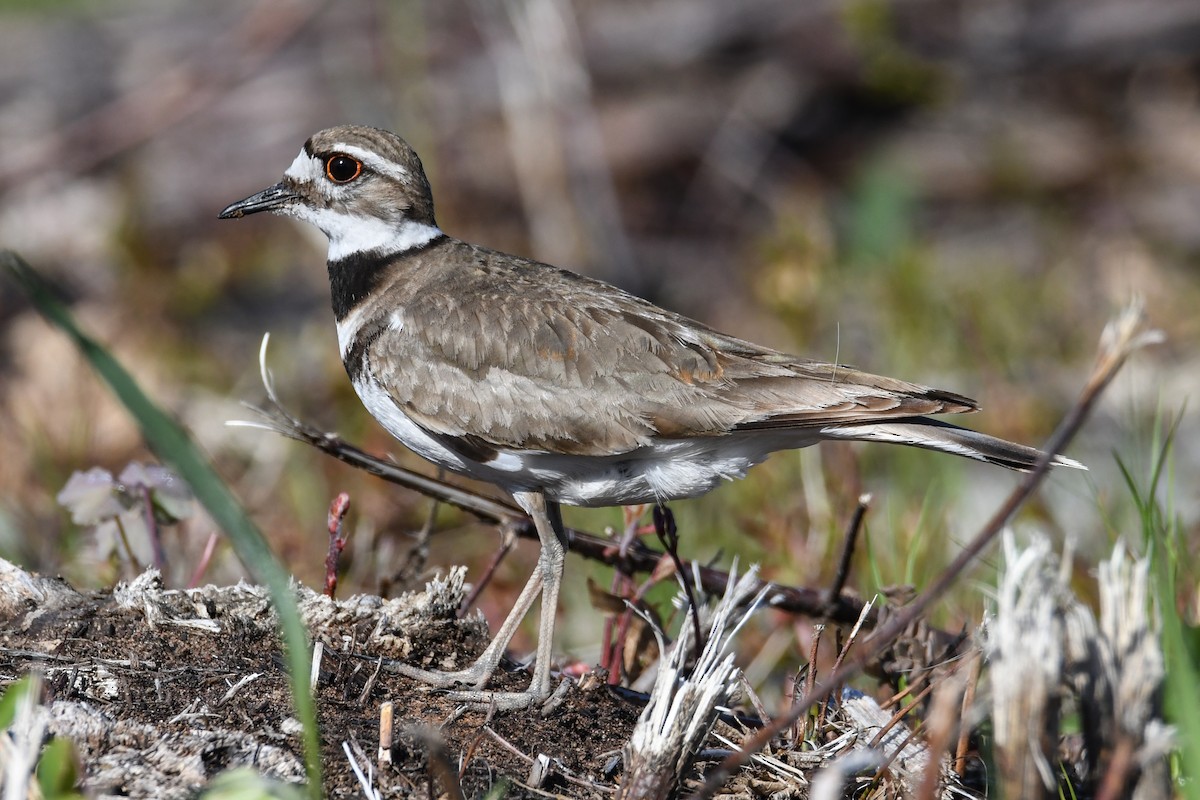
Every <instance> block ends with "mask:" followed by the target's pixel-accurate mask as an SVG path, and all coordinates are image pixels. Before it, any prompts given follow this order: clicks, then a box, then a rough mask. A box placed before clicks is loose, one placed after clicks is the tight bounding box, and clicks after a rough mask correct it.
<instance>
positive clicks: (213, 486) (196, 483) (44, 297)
mask: <svg viewBox="0 0 1200 800" xmlns="http://www.w3.org/2000/svg"><path fill="white" fill-rule="evenodd" d="M0 268H2V269H3V270H4V271H5V272H8V273H9V274H11V275H12V276H13V277H14V278H15V279H16V282H17V284H18V285H19V286H20V287H21V289H22V290H23V291H24V292H25V294H26V295H28V297H29V299H30V301H31V302H32V303H33V304H34V306H35V307H36V308H37V309H38V311H39V312H41V314H42V315H43V316H44V317H45V318H46V319H47V320H49V321H50V323H51V324H53V325H54V326H55V327H57V328H59V329H60V330H61V331H62V332H63V333H65V334H66V335H67V336H68V337H69V338H70V339H71V341H72V342H73V343H74V344H75V346H76V347H77V348H78V349H79V351H80V353H82V354H83V356H84V358H86V359H87V360H88V362H89V363H90V364H91V365H92V368H93V369H94V370H96V373H97V374H98V375H99V376H100V377H101V378H102V379H103V380H104V381H105V382H106V383H108V385H109V387H110V388H111V389H112V391H113V394H115V395H116V396H117V398H118V399H119V400H120V401H121V402H122V403H123V404H124V405H125V408H126V409H128V411H129V413H130V415H131V416H132V417H133V419H134V420H135V421H136V422H137V425H138V427H139V428H140V429H141V431H142V436H143V437H145V440H146V443H147V444H148V445H149V446H150V448H151V449H152V450H153V451H154V452H155V453H156V454H157V455H158V457H159V458H161V459H162V460H163V461H164V462H166V463H168V464H170V465H171V466H172V467H173V468H174V469H175V470H176V471H177V472H178V473H179V475H180V476H181V477H182V478H183V479H184V480H185V481H187V483H188V485H189V486H191V488H192V491H193V492H195V495H196V498H197V499H198V500H199V501H200V502H201V503H202V504H203V505H204V507H205V508H206V509H207V510H208V513H209V514H210V515H211V516H212V518H213V519H214V520H215V521H216V522H217V524H218V525H220V526H221V528H223V529H224V531H225V533H226V534H227V535H228V536H229V541H230V543H231V544H232V545H233V549H234V552H236V553H237V556H238V558H239V559H240V560H241V562H242V564H243V565H245V567H246V569H247V570H248V571H249V572H250V574H251V575H252V576H253V577H254V579H255V580H257V581H259V582H260V583H262V584H264V585H265V586H266V587H267V589H268V590H269V591H270V593H271V598H272V600H273V601H274V603H275V608H276V610H277V612H278V614H279V621H280V627H281V628H282V633H283V639H284V642H285V643H286V646H287V662H288V671H289V673H290V675H291V683H292V697H293V702H294V703H295V711H296V716H297V718H298V719H299V720H300V722H301V723H302V724H303V726H304V748H305V756H306V758H305V761H306V766H307V772H308V793H309V796H310V797H313V798H318V797H320V796H321V762H320V740H319V736H318V732H317V723H316V708H315V706H314V703H313V697H312V692H311V691H310V690H309V669H310V663H309V662H310V658H311V655H310V651H309V646H308V637H307V634H306V632H305V630H304V625H303V623H302V622H301V620H300V612H299V610H298V609H297V608H296V602H295V598H294V596H293V593H292V590H291V587H290V585H289V576H288V573H287V572H286V571H285V570H284V569H283V567H282V566H280V564H279V562H278V561H276V560H275V557H274V555H273V554H272V553H271V550H270V548H269V547H268V546H267V542H266V539H264V538H263V535H262V533H261V532H260V531H259V530H258V528H257V527H256V526H255V524H254V523H253V522H252V521H251V520H250V518H249V517H248V516H247V515H246V512H245V510H244V509H243V508H242V506H241V504H240V503H239V502H238V500H237V499H236V498H235V497H234V496H233V493H232V492H231V491H230V490H229V487H227V486H226V485H225V482H224V481H223V480H221V477H220V476H219V475H217V473H216V471H215V470H214V469H213V468H212V466H211V465H210V464H209V462H208V459H207V458H206V457H205V456H204V454H203V453H201V451H200V449H199V447H198V446H197V445H196V444H195V443H194V442H193V441H192V440H191V437H190V436H189V435H188V433H187V432H186V431H185V430H184V429H183V427H182V426H181V425H180V424H179V423H178V422H176V421H175V420H174V419H173V418H171V417H170V416H169V415H168V414H167V413H166V412H164V411H163V410H162V409H160V408H159V407H158V406H157V405H156V404H155V403H154V402H153V401H152V400H151V399H150V398H149V397H147V396H146V394H145V393H144V392H142V390H141V389H140V388H139V387H138V385H137V382H136V381H134V379H133V377H132V376H131V375H130V374H129V373H128V372H127V371H126V370H125V368H124V367H122V366H121V364H120V363H119V362H118V361H117V360H116V359H115V358H114V357H113V356H112V354H111V353H109V352H108V351H107V350H105V349H104V348H103V347H102V346H101V345H100V344H99V343H98V342H96V340H94V339H92V338H91V337H90V336H88V335H87V334H86V333H84V332H83V331H82V330H80V328H79V326H78V325H77V324H76V323H75V320H74V318H73V317H72V315H71V312H70V311H69V310H68V309H67V307H66V306H65V305H63V304H62V303H61V302H60V301H59V300H58V299H57V298H56V297H55V295H54V292H53V291H51V289H50V287H49V285H48V284H47V283H46V282H45V280H43V279H42V278H41V277H40V276H39V275H38V274H37V273H36V272H35V271H34V269H33V268H32V267H31V266H29V264H28V263H26V262H25V260H24V259H22V258H21V257H20V256H18V255H17V254H16V253H14V252H12V251H9V250H5V251H0Z"/></svg>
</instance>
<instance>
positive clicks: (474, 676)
mask: <svg viewBox="0 0 1200 800" xmlns="http://www.w3.org/2000/svg"><path fill="white" fill-rule="evenodd" d="M388 670H389V671H390V672H395V673H398V674H400V675H403V676H405V677H406V678H412V679H413V680H414V681H420V682H421V683H424V684H426V685H428V686H432V687H434V688H435V689H453V688H454V687H456V686H471V687H473V688H475V689H480V688H482V687H483V686H485V685H486V684H487V682H488V679H489V678H491V677H492V671H493V670H492V669H488V668H487V666H486V665H483V664H480V663H478V662H476V663H475V664H473V665H472V666H470V667H467V668H466V669H459V670H455V671H454V672H440V671H437V670H431V669H421V668H420V667H414V666H412V665H411V664H400V663H394V664H391V665H390V666H389V667H388Z"/></svg>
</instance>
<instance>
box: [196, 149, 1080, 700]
mask: <svg viewBox="0 0 1200 800" xmlns="http://www.w3.org/2000/svg"><path fill="white" fill-rule="evenodd" d="M260 211H270V212H273V213H275V214H281V215H284V216H289V217H294V218H296V219H300V220H304V221H306V222H310V223H312V224H313V225H315V226H316V227H318V228H319V229H321V230H322V231H323V232H324V233H325V234H326V236H327V237H328V238H329V253H328V260H327V267H328V270H329V279H330V290H331V297H332V303H333V311H334V316H335V317H336V319H337V332H338V345H339V348H340V350H341V355H342V360H343V363H344V364H345V367H346V372H347V374H348V375H349V376H350V380H351V382H352V383H353V384H354V388H355V390H356V391H357V392H358V395H359V397H360V398H361V400H362V402H363V404H364V405H365V406H366V408H367V410H368V411H369V412H370V413H371V414H372V416H374V417H375V418H376V419H377V420H378V421H379V422H380V423H381V424H382V425H383V427H384V428H386V429H387V430H388V432H389V433H391V434H392V435H393V436H394V437H396V439H398V440H399V441H400V442H401V443H402V444H404V445H405V446H406V447H408V448H409V449H411V450H413V451H414V452H416V453H417V454H418V455H420V456H422V457H424V458H426V459H428V460H429V461H431V462H433V463H434V464H436V465H438V466H439V467H441V468H443V469H446V470H449V471H451V472H455V473H458V474H460V475H465V476H468V477H471V478H474V479H477V480H483V481H488V482H491V483H493V484H495V485H497V486H499V487H501V488H503V489H505V490H507V491H509V492H510V493H511V494H512V495H513V498H514V499H515V500H516V501H517V504H518V505H520V506H521V508H522V509H524V510H525V512H526V513H527V514H529V516H530V517H531V518H532V519H533V522H534V525H535V526H536V528H537V533H538V538H539V539H540V542H541V550H540V554H539V557H538V563H537V566H536V568H535V569H534V571H533V575H532V576H531V577H530V578H529V582H528V583H527V584H526V585H525V588H524V589H523V590H522V592H521V594H520V596H519V597H518V598H517V601H516V603H515V604H514V606H513V609H512V611H511V612H510V613H509V615H508V616H507V618H506V619H505V620H504V622H503V624H502V625H501V626H500V629H499V630H498V631H497V633H496V635H495V636H494V638H493V639H492V641H491V643H490V644H489V645H488V647H487V648H486V649H485V650H484V651H483V653H482V654H481V655H480V656H479V658H478V659H477V660H476V661H475V663H474V664H473V665H472V666H471V667H469V668H467V669H465V670H461V671H457V672H432V671H428V670H422V669H418V668H416V667H411V666H406V667H404V668H403V669H402V672H403V673H404V674H407V675H410V676H411V677H415V678H418V679H420V680H422V681H425V682H427V683H429V684H432V685H434V686H439V687H447V688H448V687H454V686H467V687H470V688H468V689H465V690H460V691H457V692H454V693H453V696H454V697H455V698H457V699H459V700H462V701H466V702H478V703H483V704H495V706H496V707H497V708H498V709H501V710H506V709H514V708H522V707H528V706H530V705H535V704H540V703H542V702H543V701H545V700H546V698H547V697H549V695H550V689H551V676H550V664H551V649H552V643H553V635H554V615H555V610H556V606H557V599H558V592H559V587H560V586H561V583H562V575H563V564H564V535H563V527H562V517H561V515H560V513H559V505H560V504H564V503H565V504H567V505H580V506H606V505H628V504H633V503H643V502H664V501H667V500H674V499H679V498H686V497H695V496H697V495H700V494H703V493H704V492H707V491H709V490H710V489H712V488H713V487H714V486H716V485H717V484H718V483H720V482H721V481H722V480H725V479H728V478H740V477H742V476H743V475H745V473H746V471H747V470H748V469H749V468H750V467H752V466H754V465H755V464H757V463H759V462H761V461H762V460H763V459H765V458H766V457H767V456H768V455H769V454H770V453H772V452H774V451H777V450H786V449H792V448H798V447H806V446H808V445H811V444H815V443H816V442H819V441H821V440H823V439H845V440H859V441H877V442H890V443H893V444H902V445H908V446H911V447H920V448H924V449H927V450H937V451H941V452H944V453H952V454H954V455H959V456H965V457H967V458H972V459H975V460H978V461H985V462H988V463H991V464H997V465H1000V466H1003V467H1007V468H1009V469H1017V470H1026V469H1029V468H1031V467H1033V466H1034V464H1035V463H1037V461H1038V460H1039V459H1040V458H1041V457H1042V453H1041V452H1039V451H1038V450H1036V449H1034V448H1031V447H1026V446H1024V445H1020V444H1015V443H1013V442H1008V441H1005V440H1003V439H998V438H996V437H993V436H988V435H986V434H982V433H978V432H975V431H971V430H967V429H965V428H960V427H957V426H955V425H951V424H949V423H947V422H943V421H941V420H935V419H930V418H929V417H928V416H927V415H931V414H958V413H965V412H971V411H975V410H976V409H977V406H976V404H975V402H974V401H973V400H971V399H969V398H967V397H963V396H961V395H958V394H954V393H952V392H947V391H942V390H938V389H932V388H930V387H927V386H921V385H918V384H913V383H908V382H905V381H901V380H897V379H894V378H887V377H883V376H880V375H872V374H869V373H866V372H861V371H858V370H855V369H853V368H851V367H847V366H843V365H834V364H828V363H824V362H820V361H814V360H811V359H806V358H801V357H798V356H792V355H788V354H786V353H782V352H779V351H776V350H772V349H770V348H766V347H762V346H759V345H756V344H753V343H751V342H748V341H745V340H742V339H738V338H735V337H733V336H728V335H726V334H723V333H720V332H718V331H715V330H713V329H711V328H709V327H707V326H705V325H703V324H701V323H699V322H696V321H694V320H690V319H688V318H686V317H683V316H681V315H679V314H675V313H673V312H671V311H667V310H665V309H662V308H659V307H657V306H655V305H653V304H651V303H649V302H647V301H645V300H642V299H640V298H638V297H635V296H633V295H631V294H629V293H627V292H624V291H622V290H621V289H618V288H616V287H615V286H611V285H609V284H606V283H602V282H600V281H596V280H592V279H590V278H586V277H584V276H581V275H577V274H575V273H572V272H569V271H566V270H562V269H559V268H557V267H553V266H550V265H547V264H542V263H539V262H536V261H533V260H530V259H527V258H522V257H520V256H515V255H509V254H507V253H501V252H498V251H495V250H490V249H487V248H484V247H479V246H476V245H471V244H468V243H466V242H463V241H461V240H458V239H455V238H453V237H451V236H448V235H446V234H445V233H443V232H442V230H441V229H440V228H439V227H438V225H437V221H436V219H435V216H434V207H433V197H432V193H431V190H430V187H429V181H428V180H427V179H426V177H425V172H424V169H423V168H422V166H421V161H420V159H419V158H418V157H417V154H416V153H415V152H414V151H413V149H412V148H411V147H409V146H408V144H407V143H406V142H405V141H404V140H403V139H401V138H400V137H399V136H397V135H395V134H394V133H390V132H388V131H384V130H379V129H377V128H367V127H361V126H350V125H347V126H340V127H336V128H329V129H327V130H323V131H321V132H319V133H316V134H314V135H313V136H312V137H311V138H310V139H309V140H308V141H307V142H305V144H304V147H303V149H302V150H301V151H300V154H299V155H298V156H297V157H296V159H295V160H294V161H293V162H292V165H291V166H290V167H288V169H287V171H286V172H285V173H284V177H283V180H282V181H280V182H279V183H277V184H275V185H274V186H271V187H269V188H267V189H265V190H263V191H261V192H259V193H257V194H254V195H251V196H250V197H247V198H246V199H245V200H241V201H239V202H237V203H233V204H232V205H230V206H228V207H227V208H226V209H225V210H224V211H222V212H221V214H220V217H221V218H222V219H229V218H236V217H242V216H245V215H246V214H254V213H257V212H260ZM1053 463H1055V464H1057V465H1060V466H1069V467H1077V468H1082V465H1081V464H1079V463H1078V462H1075V461H1072V460H1070V459H1067V458H1064V457H1062V456H1054V457H1053ZM539 595H540V596H541V597H542V606H541V621H540V625H539V629H538V645H537V655H536V658H535V660H534V665H533V679H532V681H531V683H530V685H529V688H528V689H527V690H526V691H524V692H495V691H488V690H486V688H485V687H486V686H487V683H488V681H489V679H490V678H491V676H492V673H493V672H494V671H495V670H496V668H497V667H498V665H499V663H500V660H501V658H502V657H503V655H504V651H505V648H506V647H507V646H508V643H509V641H510V640H511V639H512V637H513V635H514V634H515V632H516V630H517V627H518V626H519V625H520V622H521V620H522V619H523V618H524V616H525V615H526V613H528V611H529V609H530V608H532V606H533V604H534V602H535V601H536V600H537V599H538V597H539Z"/></svg>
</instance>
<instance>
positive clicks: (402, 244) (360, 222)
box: [297, 209, 442, 261]
mask: <svg viewBox="0 0 1200 800" xmlns="http://www.w3.org/2000/svg"><path fill="white" fill-rule="evenodd" d="M297 216H299V217H302V218H303V219H304V220H306V221H308V222H311V223H313V224H314V225H316V226H317V227H318V228H320V229H321V230H322V231H324V232H325V235H326V236H328V237H329V256H328V260H330V261H340V260H342V259H343V258H346V257H348V256H353V255H356V254H358V253H364V252H368V251H371V252H374V253H376V254H378V255H383V256H390V255H396V254H397V253H403V252H404V251H406V250H413V249H415V248H418V247H423V246H424V245H427V244H429V242H431V241H433V240H434V239H436V238H438V237H439V236H441V235H442V231H441V230H440V229H439V228H438V227H437V226H435V225H425V224H422V223H420V222H413V221H412V220H407V219H406V220H403V221H401V222H400V223H399V224H392V223H390V222H385V221H384V220H381V219H379V218H378V217H359V216H355V215H352V214H344V213H337V212H334V211H331V210H329V209H321V210H313V209H305V210H304V211H302V212H301V213H300V214H297Z"/></svg>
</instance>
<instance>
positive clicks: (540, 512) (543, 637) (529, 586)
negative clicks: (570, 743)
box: [394, 492, 566, 711]
mask: <svg viewBox="0 0 1200 800" xmlns="http://www.w3.org/2000/svg"><path fill="white" fill-rule="evenodd" d="M513 499H514V500H516V501H517V505H519V506H520V507H521V508H522V509H523V510H524V511H525V513H526V514H528V515H529V516H530V517H531V518H532V519H533V524H534V527H535V528H536V529H537V533H538V539H539V540H540V541H541V550H540V552H539V553H538V561H537V566H536V567H535V568H534V570H533V574H532V575H530V576H529V582H528V583H526V584H525V588H524V589H522V590H521V594H520V595H519V596H518V597H517V601H516V603H515V604H514V605H513V608H512V611H510V612H509V613H508V616H507V617H506V618H505V619H504V624H502V625H501V626H500V630H498V631H497V632H496V635H495V637H493V638H492V641H491V643H490V644H489V645H488V646H487V648H486V649H485V650H484V651H483V652H482V653H481V654H480V655H479V658H477V659H476V660H475V663H474V664H472V665H471V666H469V667H467V668H466V669H463V670H458V671H455V672H435V671H431V670H424V669H420V668H418V667H414V666H411V665H408V664H397V665H395V667H394V669H395V670H396V671H397V672H399V673H400V674H401V675H407V676H408V677H410V678H413V679H415V680H419V681H422V682H423V683H428V684H430V685H431V686H436V687H439V688H449V687H452V686H461V685H467V686H472V687H474V689H473V690H471V691H455V692H451V693H450V697H451V698H452V699H454V700H457V701H461V702H465V703H483V704H487V705H492V704H494V705H495V706H496V708H497V709H498V710H500V711H510V710H513V709H518V708H528V707H529V706H532V705H534V704H536V703H541V702H544V701H545V700H546V699H547V698H548V697H549V696H550V660H551V655H552V652H553V648H554V617H555V613H556V611H557V609H558V592H559V588H560V587H561V586H562V576H563V566H564V564H565V562H566V550H565V546H564V542H565V540H566V535H565V534H564V532H563V524H562V513H561V512H560V511H559V507H558V503H555V502H552V501H549V500H547V499H546V496H545V495H544V494H542V493H541V492H514V493H513ZM539 594H540V595H541V596H542V610H541V618H540V621H539V624H538V643H537V655H536V656H535V658H534V662H533V680H532V681H531V682H530V684H529V688H528V689H527V690H525V691H524V692H492V691H486V690H483V687H484V686H486V685H487V682H488V680H489V679H490V678H491V677H492V673H493V672H495V671H496V667H498V666H499V665H500V659H501V658H503V656H504V651H505V648H507V647H508V643H509V642H510V641H511V640H512V638H513V636H514V635H515V634H516V632H517V628H518V627H520V625H521V621H522V620H523V619H524V618H525V615H526V614H527V613H528V612H529V609H530V608H531V607H532V606H533V602H534V601H535V600H536V599H537V597H538V595H539Z"/></svg>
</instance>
